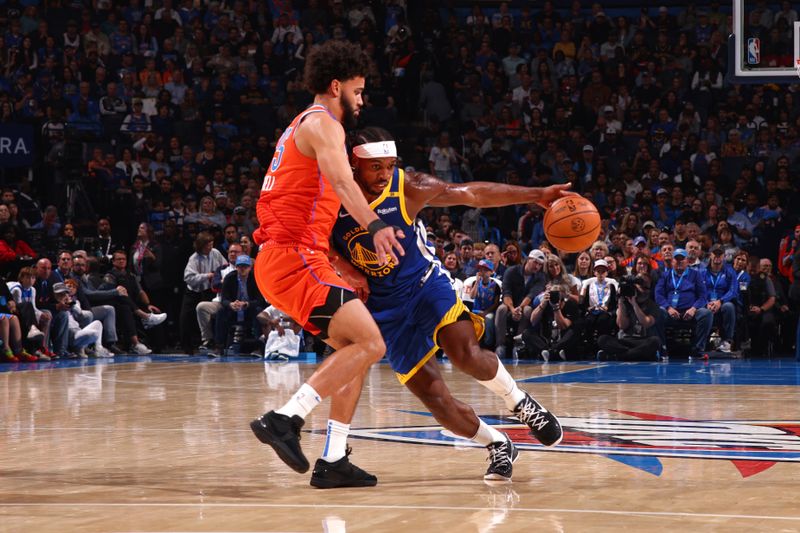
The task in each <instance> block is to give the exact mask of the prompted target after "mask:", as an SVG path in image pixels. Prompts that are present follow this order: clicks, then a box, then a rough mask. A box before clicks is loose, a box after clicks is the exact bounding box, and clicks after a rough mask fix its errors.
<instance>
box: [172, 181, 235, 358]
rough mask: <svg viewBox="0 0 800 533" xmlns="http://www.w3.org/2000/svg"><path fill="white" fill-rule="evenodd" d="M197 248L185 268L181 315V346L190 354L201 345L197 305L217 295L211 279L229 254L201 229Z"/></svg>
mask: <svg viewBox="0 0 800 533" xmlns="http://www.w3.org/2000/svg"><path fill="white" fill-rule="evenodd" d="M209 200H211V198H210V197H209ZM194 250H195V252H194V253H193V254H192V256H191V257H190V258H189V262H188V263H187V264H186V268H185V269H184V271H183V280H184V282H185V283H186V292H185V293H184V295H183V303H182V305H181V317H180V331H181V347H182V348H183V349H184V350H185V351H186V353H189V354H191V353H194V347H195V346H196V345H197V344H195V341H194V336H195V335H197V333H199V332H198V331H197V329H198V326H197V320H196V309H197V305H198V304H199V303H200V302H208V301H210V300H212V299H213V298H214V294H213V292H212V291H211V280H212V279H214V273H215V271H216V270H217V268H219V267H220V266H222V265H223V264H225V258H224V257H223V255H222V254H221V253H219V250H217V249H216V248H214V239H213V237H212V236H211V235H210V234H209V233H206V232H201V233H199V234H198V235H197V238H196V239H195V241H194Z"/></svg>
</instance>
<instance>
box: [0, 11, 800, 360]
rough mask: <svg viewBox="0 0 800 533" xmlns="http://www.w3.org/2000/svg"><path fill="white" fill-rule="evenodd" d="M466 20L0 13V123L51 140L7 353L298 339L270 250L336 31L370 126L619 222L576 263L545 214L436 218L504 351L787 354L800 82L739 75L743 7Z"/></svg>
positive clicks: (1, 229)
mask: <svg viewBox="0 0 800 533" xmlns="http://www.w3.org/2000/svg"><path fill="white" fill-rule="evenodd" d="M447 6H448V7H440V6H438V5H436V3H424V2H407V1H405V0H382V1H377V0H373V1H366V0H344V1H343V0H294V1H292V0H267V1H255V0H224V1H218V0H214V1H206V0H197V1H192V0H124V1H119V2H117V1H115V2H111V1H108V0H93V1H92V2H88V1H87V0H42V1H39V0H6V1H5V2H3V3H2V4H1V5H0V36H1V37H2V38H0V126H1V125H3V124H31V125H33V126H34V127H35V131H36V132H37V135H38V139H37V143H36V164H35V166H34V167H33V168H31V169H30V172H27V170H26V171H25V172H21V173H18V172H15V171H13V170H11V169H9V171H8V172H6V171H4V172H3V179H4V180H5V182H4V183H3V185H4V188H3V189H2V195H1V196H0V272H1V273H2V275H3V276H4V277H5V281H6V282H7V286H8V288H9V291H8V292H9V295H8V296H2V295H0V303H2V302H5V303H4V304H2V305H0V340H2V342H3V348H2V352H0V353H2V357H3V358H5V360H8V361H13V360H18V359H24V360H33V359H35V358H37V357H39V358H52V357H53V356H62V357H72V356H75V355H78V356H80V355H82V354H86V353H87V347H89V349H88V353H89V354H92V353H94V354H95V355H97V356H105V355H109V354H111V355H113V353H115V352H121V351H126V352H130V351H132V352H134V353H139V354H144V353H149V352H150V350H151V348H150V346H152V349H156V350H166V349H171V348H176V347H177V348H179V349H180V350H181V351H183V352H187V353H193V352H195V351H197V350H198V349H202V350H204V351H207V352H212V351H214V350H216V351H217V352H218V351H219V349H220V348H225V347H227V346H228V345H229V344H230V343H231V333H230V332H231V330H235V331H236V332H238V334H239V337H241V338H250V337H254V338H259V337H262V339H263V338H265V337H266V336H268V335H269V333H270V332H271V331H272V330H274V329H276V328H279V329H280V330H281V331H283V330H284V329H286V328H289V329H291V328H292V327H295V326H296V325H295V326H292V325H291V324H289V323H287V322H286V321H285V319H284V318H281V317H280V316H279V313H278V314H276V313H275V310H274V309H273V310H266V308H267V306H268V302H265V301H263V298H261V297H260V295H259V294H258V291H257V289H256V288H255V285H254V284H253V283H252V274H251V271H252V258H254V257H255V255H256V252H257V250H256V249H255V247H254V244H253V242H252V240H251V236H252V232H253V230H254V229H255V228H256V227H257V225H258V220H257V217H256V214H255V204H256V201H257V199H258V195H259V190H260V188H261V180H262V176H263V174H264V170H265V168H266V166H267V165H268V164H269V162H270V160H271V159H272V157H273V151H274V147H275V144H276V142H277V140H278V138H279V137H280V135H281V133H282V130H283V128H284V127H285V126H286V125H287V124H288V123H289V122H290V121H291V119H292V118H293V117H294V116H295V115H296V114H297V113H298V112H299V111H300V110H302V109H303V108H304V107H305V106H307V105H308V104H309V103H310V100H311V95H310V94H309V93H308V92H307V91H305V90H304V88H303V84H302V79H301V73H302V70H303V65H304V61H305V57H306V56H307V54H308V52H309V51H310V50H311V49H313V47H314V46H316V45H317V44H318V43H321V42H324V41H325V40H328V39H348V40H351V41H354V42H357V43H359V44H360V46H361V48H362V50H363V53H364V54H365V55H366V56H367V57H368V58H369V60H370V64H371V68H370V74H369V76H368V77H367V87H366V93H365V97H364V100H365V108H364V109H363V111H362V113H361V116H360V121H359V125H360V126H380V127H383V128H385V129H388V130H389V131H391V132H392V133H393V134H394V136H395V138H396V139H398V150H399V153H400V155H401V159H402V161H401V163H402V164H403V165H405V166H407V167H414V168H415V169H417V170H424V171H427V172H430V173H431V174H433V175H435V176H437V177H439V178H440V179H443V180H446V181H451V182H468V181H473V180H488V181H495V182H504V183H511V184H518V185H529V186H544V185H548V184H553V183H567V182H570V183H572V185H573V190H575V191H577V192H578V193H580V194H582V195H584V196H586V197H588V198H590V199H591V200H592V201H593V202H594V203H595V204H596V205H597V207H598V208H599V210H600V212H601V214H602V216H603V229H602V233H601V236H600V239H599V240H598V241H597V242H596V243H595V244H594V245H592V247H591V248H590V249H589V250H587V251H586V252H583V253H581V254H563V253H561V252H559V251H557V250H555V249H553V248H552V247H551V246H549V245H548V243H547V241H546V239H545V237H544V232H543V228H542V210H541V209H540V208H539V207H537V206H533V205H531V206H512V207H506V208H496V209H488V210H480V209H469V208H451V209H447V210H442V209H434V208H426V209H425V210H423V212H422V213H421V215H420V217H421V218H422V219H423V221H424V222H425V224H426V225H427V226H428V229H429V235H430V238H431V240H432V242H434V243H435V245H436V247H437V251H438V253H439V256H440V258H441V260H442V263H443V265H444V266H445V267H446V268H447V269H448V270H449V271H450V272H451V273H452V274H453V277H454V278H456V279H459V280H466V279H467V278H472V276H475V277H476V278H475V279H476V280H477V281H475V280H473V279H470V280H469V281H468V283H467V284H466V286H465V287H464V288H463V291H462V293H463V295H464V298H465V299H468V300H471V301H472V302H473V303H472V305H473V308H474V309H475V310H476V311H477V312H480V313H482V314H484V315H485V316H487V317H488V320H487V323H488V324H489V325H490V326H493V327H490V328H488V329H489V331H488V332H487V337H486V338H485V339H484V342H485V343H486V344H488V345H490V346H492V347H493V348H496V349H497V351H498V354H500V355H505V354H506V352H507V351H510V350H513V351H514V353H516V354H517V355H518V356H519V357H542V358H544V359H545V360H547V359H548V358H549V357H550V355H551V354H553V355H557V356H560V357H562V358H571V357H573V358H577V357H581V356H586V354H587V353H592V354H594V353H597V351H598V350H599V351H600V355H601V356H604V357H609V358H611V357H620V358H655V357H656V356H659V357H662V356H665V355H666V354H667V353H668V352H670V351H671V349H670V343H671V339H673V338H677V337H678V336H679V335H678V334H677V333H676V331H679V330H681V329H682V328H683V327H684V326H686V325H692V326H694V327H692V328H691V331H690V332H689V333H688V337H690V338H691V340H690V341H688V345H689V347H690V351H691V352H692V353H699V352H703V351H704V350H706V349H707V348H709V347H716V348H717V349H719V350H721V351H731V350H734V349H741V348H746V349H747V350H748V353H749V354H752V355H753V356H761V355H765V354H767V353H772V351H773V350H776V351H791V350H792V349H793V346H794V345H795V344H796V342H795V338H794V337H795V331H796V320H797V319H796V317H797V310H798V301H800V287H797V286H796V283H797V284H800V278H796V275H795V273H794V268H793V267H794V266H795V265H797V266H798V267H800V259H796V256H797V253H798V251H800V246H798V242H800V229H798V228H800V226H797V224H798V222H800V220H798V215H797V213H800V187H799V185H800V183H799V182H798V178H797V176H798V170H800V121H798V117H800V97H798V95H797V87H798V86H797V85H789V84H767V85H735V84H731V83H729V82H728V81H726V77H725V73H726V70H727V61H728V42H727V36H728V35H729V34H730V33H731V29H732V28H731V24H732V20H731V15H730V11H729V6H727V5H726V6H724V7H722V6H720V3H719V2H717V1H716V0H715V1H712V2H710V4H703V3H701V4H692V5H687V6H681V7H680V8H678V7H670V8H668V7H658V8H651V7H649V6H648V7H644V8H642V9H639V8H630V7H615V6H613V5H609V6H607V7H606V6H603V5H601V4H600V3H594V4H591V5H589V4H587V3H582V2H579V1H577V0H576V1H573V2H571V3H555V2H553V1H550V0H545V1H544V2H542V3H531V2H521V3H519V5H517V4H515V3H508V2H481V3H477V4H475V5H470V4H460V3H458V2H449V3H447ZM797 19H798V16H797V12H796V11H795V10H793V9H792V6H791V4H789V3H788V2H783V3H781V4H780V5H779V4H778V3H769V2H765V1H760V2H756V3H754V4H753V11H752V12H751V13H748V14H747V23H748V26H747V32H748V35H751V36H756V37H760V38H761V40H762V42H763V43H764V51H763V59H762V61H764V62H766V63H769V64H774V65H778V64H784V63H785V60H786V57H787V56H790V54H791V42H792V41H791V33H790V32H791V31H792V30H793V25H792V23H793V22H794V21H796V20H797ZM53 265H56V266H55V268H53ZM3 285H4V284H0V289H2V287H3ZM501 285H502V287H501ZM743 324H744V325H746V326H747V327H741V326H742V325H743ZM237 328H238V329H237ZM587 332H588V333H587ZM619 332H621V333H619ZM239 337H237V338H239ZM767 339H770V342H769V343H767V342H766V340H767ZM709 341H712V342H711V343H709ZM237 342H238V341H237ZM92 346H93V347H94V348H92Z"/></svg>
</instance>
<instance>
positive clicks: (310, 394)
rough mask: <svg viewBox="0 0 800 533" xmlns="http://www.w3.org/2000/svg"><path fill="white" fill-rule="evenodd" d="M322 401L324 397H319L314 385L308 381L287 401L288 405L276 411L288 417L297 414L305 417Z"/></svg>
mask: <svg viewBox="0 0 800 533" xmlns="http://www.w3.org/2000/svg"><path fill="white" fill-rule="evenodd" d="M321 401H322V398H320V397H319V394H317V391H315V390H314V387H312V386H311V385H309V384H308V383H303V386H302V387H300V388H299V389H298V390H297V392H295V393H294V396H292V398H291V399H290V400H289V401H288V402H286V405H284V406H283V407H281V408H280V409H276V410H275V412H276V413H278V414H281V415H286V416H288V417H292V416H294V415H297V416H299V417H300V418H303V419H305V417H307V416H308V413H310V412H311V411H312V410H313V409H314V408H315V407H316V406H318V405H319V404H320V402H321Z"/></svg>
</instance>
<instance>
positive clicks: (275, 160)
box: [269, 128, 292, 172]
mask: <svg viewBox="0 0 800 533" xmlns="http://www.w3.org/2000/svg"><path fill="white" fill-rule="evenodd" d="M291 133H292V128H286V131H284V132H283V135H281V138H280V139H278V145H277V146H276V147H275V155H274V156H272V163H270V165H269V171H270V172H275V171H276V170H278V167H280V166H281V160H282V159H283V151H284V150H285V147H284V144H285V143H286V139H288V138H289V134H291Z"/></svg>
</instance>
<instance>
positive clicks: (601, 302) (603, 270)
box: [580, 259, 619, 344]
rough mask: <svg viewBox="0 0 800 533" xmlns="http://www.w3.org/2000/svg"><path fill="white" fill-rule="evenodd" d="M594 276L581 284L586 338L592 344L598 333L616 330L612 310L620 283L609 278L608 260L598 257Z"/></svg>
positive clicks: (609, 332) (603, 333) (602, 333)
mask: <svg viewBox="0 0 800 533" xmlns="http://www.w3.org/2000/svg"><path fill="white" fill-rule="evenodd" d="M594 276H595V277H593V278H589V279H587V280H586V281H584V282H583V285H582V286H581V298H580V300H581V308H582V309H583V312H584V325H585V327H584V328H583V333H584V338H585V339H587V340H588V341H590V342H591V343H592V344H593V343H594V342H593V339H596V338H597V336H598V335H610V334H611V333H613V331H614V317H613V316H612V312H613V309H614V307H615V306H616V303H617V293H618V291H619V285H618V283H617V280H615V279H609V278H608V277H607V276H608V262H606V260H605V259H598V260H597V261H595V262H594Z"/></svg>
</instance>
